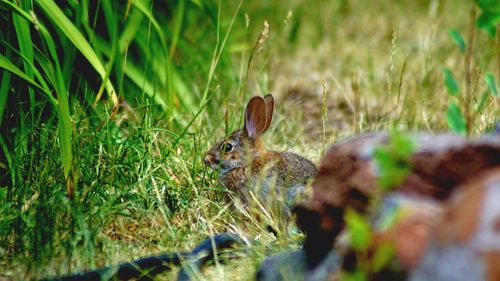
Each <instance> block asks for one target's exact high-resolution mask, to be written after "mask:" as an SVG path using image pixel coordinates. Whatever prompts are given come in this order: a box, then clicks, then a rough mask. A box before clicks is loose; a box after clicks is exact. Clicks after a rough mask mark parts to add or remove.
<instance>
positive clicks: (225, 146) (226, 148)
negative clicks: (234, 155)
mask: <svg viewBox="0 0 500 281" xmlns="http://www.w3.org/2000/svg"><path fill="white" fill-rule="evenodd" d="M221 149H222V150H224V152H231V150H233V145H232V144H230V143H228V142H226V143H223V144H222V147H221Z"/></svg>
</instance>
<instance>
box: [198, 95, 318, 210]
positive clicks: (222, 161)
mask: <svg viewBox="0 0 500 281" xmlns="http://www.w3.org/2000/svg"><path fill="white" fill-rule="evenodd" d="M273 112H274V98H273V96H272V95H270V94H269V95H266V96H265V97H260V96H255V97H253V98H251V99H250V101H249V102H248V104H247V106H246V109H245V124H244V126H243V129H241V130H237V131H235V132H233V133H232V134H231V135H230V136H229V137H227V138H226V139H223V140H220V141H218V142H217V143H216V144H215V145H214V146H213V147H212V148H211V149H210V150H209V151H208V152H207V153H206V156H205V164H206V165H207V166H208V167H210V168H212V169H214V170H219V180H220V182H221V183H222V184H223V185H224V186H225V187H226V188H228V189H229V190H231V191H233V192H235V193H236V194H237V196H238V197H239V199H240V200H241V201H242V203H243V204H245V205H247V204H248V202H249V191H250V190H252V191H254V192H255V194H256V195H258V197H260V199H263V200H264V201H265V202H268V203H270V202H269V201H268V200H269V198H270V196H271V195H272V194H275V195H278V196H284V198H282V199H284V202H285V207H286V210H290V209H291V207H292V205H293V203H294V200H295V199H296V198H297V197H298V195H299V194H301V193H303V191H304V188H305V186H306V184H307V182H308V181H309V180H310V179H312V178H313V177H314V176H315V175H316V167H315V166H314V164H313V163H312V162H311V161H309V160H307V159H306V158H304V157H302V156H300V155H297V154H295V153H293V152H289V151H283V152H278V151H272V150H266V149H265V147H264V143H263V141H262V139H261V138H260V136H261V135H262V134H263V133H264V132H265V131H266V130H267V129H268V128H269V126H270V125H271V121H272V119H273ZM278 201H279V200H278ZM275 202H276V201H275Z"/></svg>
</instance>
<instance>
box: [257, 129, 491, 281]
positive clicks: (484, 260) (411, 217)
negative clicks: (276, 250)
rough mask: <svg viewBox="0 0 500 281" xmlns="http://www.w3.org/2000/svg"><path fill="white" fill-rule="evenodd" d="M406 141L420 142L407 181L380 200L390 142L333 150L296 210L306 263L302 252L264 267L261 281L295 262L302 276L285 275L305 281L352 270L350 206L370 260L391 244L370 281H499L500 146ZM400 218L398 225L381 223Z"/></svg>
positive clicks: (453, 139) (451, 139)
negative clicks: (384, 150) (380, 157)
mask: <svg viewBox="0 0 500 281" xmlns="http://www.w3.org/2000/svg"><path fill="white" fill-rule="evenodd" d="M409 137H410V138H411V140H413V141H414V143H415V144H416V149H415V151H414V152H413V154H412V156H411V157H410V159H409V164H410V165H409V166H410V167H411V170H410V173H409V175H408V176H407V177H406V179H405V180H404V181H403V182H402V183H401V184H399V185H397V186H396V187H395V188H394V189H393V190H391V192H388V193H381V192H380V189H379V187H378V184H377V177H378V175H377V172H378V171H379V167H377V165H376V163H375V161H374V158H373V155H374V150H375V148H377V147H379V146H380V145H383V144H386V143H387V142H388V141H389V136H388V135H386V134H373V135H365V136H361V137H357V138H353V139H349V140H346V141H344V142H341V143H338V144H335V145H333V146H332V147H331V148H330V149H329V150H328V152H327V153H326V155H325V156H324V158H323V160H322V162H321V164H320V168H319V173H318V176H317V178H316V179H315V182H314V184H313V196H312V198H311V199H309V200H308V201H306V202H304V203H302V204H301V205H299V206H297V208H296V210H295V211H296V214H297V223H298V225H299V227H300V228H301V229H302V230H303V231H304V232H305V233H306V235H307V238H306V241H305V243H304V247H303V250H302V251H300V253H301V254H300V256H301V257H300V259H298V258H295V257H294V255H298V254H294V255H291V254H287V255H283V256H281V257H274V258H270V259H268V260H267V261H266V262H264V264H263V267H262V269H261V271H260V272H261V275H260V276H259V278H260V280H280V279H266V278H263V276H265V274H262V272H268V273H269V272H274V273H272V274H274V275H269V276H273V278H277V277H274V276H281V277H283V275H279V274H278V273H276V272H282V269H283V264H286V265H287V266H288V265H290V264H294V263H297V262H298V263H299V264H301V265H293V266H292V267H291V268H294V269H296V268H301V270H299V271H291V270H288V269H287V270H285V271H286V272H289V273H290V272H296V274H295V275H294V276H295V277H296V278H297V279H299V280H302V279H303V280H336V279H337V278H339V271H342V272H352V271H354V270H355V269H356V266H357V265H358V261H357V258H356V257H358V255H356V253H355V251H354V250H352V249H350V247H349V242H345V241H344V240H345V239H343V236H345V235H342V234H343V233H344V227H345V221H344V214H345V211H346V210H347V209H348V208H352V209H354V210H356V211H358V212H360V213H362V214H365V215H366V216H367V217H368V218H370V223H371V228H372V230H371V231H372V238H373V239H372V241H371V245H370V247H369V249H367V250H366V252H365V253H364V255H365V256H366V257H367V258H368V259H371V258H373V255H374V253H375V252H376V249H377V248H378V247H380V245H386V244H387V243H390V245H391V247H392V248H393V250H394V253H393V259H392V260H391V261H390V262H389V263H388V264H387V265H386V266H385V267H384V268H382V269H377V271H370V270H369V271H370V272H369V274H368V279H370V280H402V279H403V280H404V279H406V280H500V138H499V137H498V135H489V136H485V137H482V138H479V139H475V140H468V139H466V138H463V137H461V136H457V135H453V134H443V135H431V134H413V135H409ZM374 198H377V199H379V200H380V204H379V205H378V206H377V207H376V209H374V210H373V209H370V208H369V206H370V202H372V200H373V199H374ZM395 212H397V213H398V214H400V215H398V216H397V219H393V220H392V223H391V224H390V225H389V226H388V225H384V223H383V222H384V220H386V219H385V218H387V216H393V214H394V213H395ZM332 253H334V254H335V255H339V256H340V257H341V258H339V259H336V260H335V264H333V265H332V264H329V263H328V262H325V261H326V260H328V258H325V257H329V256H331V255H332ZM291 260H293V262H292V261H291ZM298 260H300V261H298ZM276 261H280V262H276ZM288 261H290V262H288ZM325 264H327V265H325ZM270 268H273V270H274V271H273V270H270ZM276 268H277V269H276ZM280 268H281V269H280ZM285 268H286V266H285ZM304 268H305V270H304ZM325 268H328V271H329V272H330V273H329V274H326V275H324V279H312V278H310V277H309V276H310V272H313V271H315V272H322V271H324V270H325ZM301 272H305V273H301ZM276 274H278V275H276ZM301 274H302V275H301Z"/></svg>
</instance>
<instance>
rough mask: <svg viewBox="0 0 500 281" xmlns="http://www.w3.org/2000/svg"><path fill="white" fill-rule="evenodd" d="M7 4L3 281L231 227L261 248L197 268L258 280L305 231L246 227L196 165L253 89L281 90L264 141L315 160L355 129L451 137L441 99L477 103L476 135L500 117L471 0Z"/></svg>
mask: <svg viewBox="0 0 500 281" xmlns="http://www.w3.org/2000/svg"><path fill="white" fill-rule="evenodd" d="M17 2H18V1H8V0H0V25H1V26H4V27H6V28H2V30H1V31H0V73H1V79H0V83H1V85H0V122H1V123H0V124H1V127H0V131H1V135H0V151H2V153H0V181H1V182H0V186H1V187H0V268H2V271H0V278H1V277H3V276H12V277H13V278H14V279H38V278H42V277H47V276H54V275H61V274H67V273H69V272H76V271H80V270H84V269H90V268H96V267H100V266H104V265H111V264H116V263H119V262H122V261H125V260H131V259H133V258H138V257H141V256H146V255H150V254H154V253H159V252H165V251H167V252H173V251H183V250H187V249H191V248H193V247H194V246H195V245H196V244H197V243H198V242H200V241H202V240H203V239H204V238H206V237H207V236H210V235H213V234H214V233H219V232H224V231H237V232H239V233H241V234H244V235H246V236H247V237H249V238H250V239H254V240H255V242H254V243H253V244H252V245H251V246H250V247H249V251H248V254H247V257H244V258H241V259H237V260H233V261H230V262H229V263H228V264H225V265H222V264H216V266H213V267H211V268H209V269H207V270H204V271H203V272H202V275H201V276H202V277H201V278H202V279H203V278H206V279H209V280H220V279H221V278H224V279H227V280H235V279H238V280H241V279H242V280H251V279H252V278H253V276H254V272H255V270H256V268H257V266H258V264H259V263H260V262H261V261H262V260H263V258H264V257H265V256H266V255H270V254H273V253H277V252H279V251H280V250H283V249H287V248H290V247H292V248H297V247H299V246H300V241H301V239H302V234H300V233H298V232H297V231H296V229H294V228H293V227H290V228H289V229H284V227H283V226H282V224H281V222H280V221H279V220H277V219H276V218H275V217H272V216H271V217H265V216H264V217H262V216H260V218H259V219H257V217H258V216H257V215H258V214H261V213H262V211H261V209H260V207H259V206H258V205H257V204H254V205H253V206H252V208H250V210H249V211H248V212H246V211H245V210H242V209H238V208H236V209H234V208H232V207H230V206H229V205H227V204H226V203H225V201H224V200H223V197H224V196H225V194H226V192H227V191H226V190H224V188H223V187H222V186H221V185H220V184H219V183H218V182H217V179H216V174H215V173H213V172H212V171H211V170H209V169H207V168H205V167H204V166H203V153H204V152H205V151H206V150H207V149H208V148H209V147H210V145H211V144H213V143H214V142H215V141H217V140H218V139H220V138H221V137H223V136H224V135H225V134H226V133H228V132H230V131H232V130H234V129H236V128H238V127H240V126H241V125H242V112H243V106H244V105H245V102H246V101H247V100H248V99H249V98H250V97H251V96H252V95H254V94H255V95H257V94H266V93H268V92H271V93H273V94H274V95H275V96H276V98H277V104H276V106H277V114H276V115H275V120H274V121H273V124H272V125H271V128H270V130H269V131H268V133H266V136H265V140H266V143H267V147H268V148H272V149H276V150H285V149H290V150H293V151H295V152H298V153H301V154H303V155H305V156H307V157H309V158H311V159H312V160H314V161H315V162H316V163H318V161H319V159H320V156H321V153H322V151H323V146H324V144H325V143H326V144H330V143H333V142H334V141H336V140H337V139H339V138H343V137H347V136H351V135H354V134H357V133H362V132H368V131H376V130H390V129H394V128H396V129H398V130H400V131H412V130H424V131H431V132H437V131H447V130H448V123H449V120H447V115H449V114H447V111H448V105H449V104H450V103H455V104H457V109H458V110H462V111H461V112H462V113H461V112H458V113H457V110H456V109H454V110H455V111H454V116H456V115H457V114H458V115H460V114H465V113H466V112H468V113H470V114H469V115H467V116H468V117H467V118H466V119H467V121H468V122H469V123H468V124H467V128H468V130H469V131H468V133H469V134H470V135H480V134H483V133H484V132H485V131H487V130H488V129H489V128H490V127H491V126H492V125H493V123H494V122H495V119H496V118H498V116H500V114H499V113H500V108H499V105H500V102H499V99H498V96H496V95H494V91H493V89H496V88H495V87H494V83H495V82H496V83H497V86H496V87H497V88H498V81H499V80H500V79H499V78H498V77H500V69H499V67H500V66H499V65H498V58H497V57H498V56H499V53H498V48H499V46H498V45H495V44H498V43H495V38H494V37H492V36H491V35H490V34H489V33H487V32H485V31H483V30H482V29H477V28H475V36H474V38H473V42H474V44H473V47H472V49H471V50H470V51H467V48H468V47H469V46H471V42H470V41H468V39H467V38H468V36H467V35H468V33H469V30H470V27H469V11H470V9H471V8H472V7H473V3H470V1H459V0H454V1H437V0H435V1H426V2H425V1H424V2H422V1H417V2H411V1H410V2H404V3H403V2H401V3H400V2H394V1H381V0H380V1H369V2H367V1H331V3H327V1H315V2H306V3H302V1H290V2H286V3H285V2H283V3H281V2H280V3H279V4H278V3H277V2H276V3H274V2H273V3H271V2H260V3H259V4H257V3H253V2H248V1H247V2H242V4H241V5H240V3H239V2H233V1H223V2H222V1H221V2H217V1H178V2H177V3H171V2H164V1H146V0H145V1H121V2H117V1H88V0H82V1H78V2H77V1H63V2H57V3H58V5H55V4H54V3H53V2H52V1H48V0H44V1H33V2H32V1H20V2H21V3H20V4H18V3H17ZM32 3H34V5H35V6H34V7H32V6H31V5H32ZM476 8H477V9H478V13H477V14H480V10H479V8H478V7H476ZM290 11H291V12H292V13H290ZM264 21H267V22H268V23H269V36H268V38H267V39H266V40H265V41H263V42H261V43H259V44H260V45H259V46H257V48H255V46H256V43H257V41H258V38H259V37H260V36H259V35H260V34H261V32H262V30H263V26H264ZM451 31H453V32H451ZM450 34H452V35H451V36H450ZM497 36H498V35H497ZM460 37H462V38H466V39H464V40H463V42H461V41H460V40H459V39H458V38H460ZM456 42H460V44H459V45H457V44H458V43H456ZM461 44H465V46H464V47H462V46H461ZM260 47H262V51H261V52H259V53H257V52H253V50H254V49H260ZM464 49H465V51H464ZM464 52H465V53H464ZM466 54H469V56H470V66H471V68H470V69H472V74H467V71H466V62H465V58H466V56H467V55H466ZM250 58H251V61H250ZM444 67H446V69H448V70H449V72H450V73H452V74H453V80H454V82H455V83H456V85H457V88H458V89H457V90H456V91H457V92H456V93H454V95H449V94H448V90H449V87H447V84H449V83H452V82H449V81H450V79H449V76H450V75H446V77H445V74H443V68H444ZM476 69H477V70H476ZM476 73H477V74H476ZM488 74H489V75H488ZM467 75H468V76H467ZM467 77H468V78H467ZM323 81H324V82H323ZM467 81H469V82H467ZM476 81H477V82H476ZM466 89H468V90H466ZM471 89H472V90H471ZM225 116H227V117H225ZM457 118H459V117H457ZM452 121H453V120H452ZM463 127H464V126H463V125H461V127H460V128H463ZM68 195H69V196H68ZM269 224H271V225H274V226H276V228H278V229H279V231H280V235H279V237H278V238H275V237H274V236H273V235H271V234H270V233H268V232H267V231H266V226H267V225H269ZM278 226H279V227H278ZM174 273H175V272H174ZM174 273H169V274H165V275H162V276H161V277H160V279H165V280H169V279H171V278H172V274H174Z"/></svg>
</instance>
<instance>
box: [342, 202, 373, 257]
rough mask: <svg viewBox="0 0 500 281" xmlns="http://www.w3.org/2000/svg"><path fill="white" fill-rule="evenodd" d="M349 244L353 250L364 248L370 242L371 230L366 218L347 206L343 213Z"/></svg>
mask: <svg viewBox="0 0 500 281" xmlns="http://www.w3.org/2000/svg"><path fill="white" fill-rule="evenodd" d="M345 221H346V224H347V230H348V232H349V234H350V237H351V245H352V247H353V248H354V249H355V250H365V249H367V248H368V246H369V245H370V243H371V239H372V237H371V231H370V224H369V223H368V220H367V219H366V218H365V217H363V216H362V215H361V214H359V213H358V212H356V211H355V210H353V209H351V208H348V209H347V211H346V214H345Z"/></svg>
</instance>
